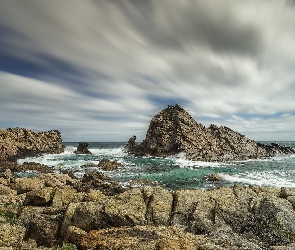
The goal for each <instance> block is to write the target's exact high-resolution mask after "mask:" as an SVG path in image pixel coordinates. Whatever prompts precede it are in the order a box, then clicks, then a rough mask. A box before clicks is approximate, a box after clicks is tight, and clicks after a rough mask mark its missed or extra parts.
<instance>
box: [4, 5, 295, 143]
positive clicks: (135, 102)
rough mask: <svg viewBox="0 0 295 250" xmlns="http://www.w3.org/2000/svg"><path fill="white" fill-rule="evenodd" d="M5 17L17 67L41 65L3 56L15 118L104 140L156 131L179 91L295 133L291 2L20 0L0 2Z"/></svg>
mask: <svg viewBox="0 0 295 250" xmlns="http://www.w3.org/2000/svg"><path fill="white" fill-rule="evenodd" d="M0 25H1V26H0V27H3V28H5V29H3V30H5V33H3V34H5V35H2V36H1V37H0V45H3V46H1V48H0V54H1V53H2V54H5V56H6V59H9V60H8V62H7V65H8V64H13V63H14V62H16V61H17V62H18V64H17V65H22V64H24V65H25V66H26V67H27V68H26V67H23V68H26V71H30V67H31V71H30V72H25V73H30V74H28V75H30V76H31V78H29V77H26V74H23V73H20V70H21V69H22V70H24V69H23V68H22V67H20V69H18V67H13V69H11V68H9V69H7V68H6V66H7V65H6V64H0V70H2V72H1V73H0V84H1V93H0V103H1V104H3V105H2V107H5V108H1V113H3V114H5V117H6V123H5V126H6V124H7V125H9V124H11V125H20V124H24V125H26V126H34V127H36V128H41V127H44V128H45V127H57V128H61V129H64V130H65V131H67V134H71V136H72V138H78V136H79V138H80V137H81V136H82V134H83V133H84V134H85V136H86V133H87V134H89V138H91V139H93V140H107V138H109V137H107V136H110V134H112V133H110V132H109V131H110V130H112V129H113V131H116V132H114V133H113V134H112V135H113V136H112V137H113V138H114V137H117V138H121V139H117V140H125V139H126V138H127V137H129V135H132V134H134V131H136V128H137V126H138V128H140V129H137V131H138V132H139V131H141V132H140V133H141V135H143V136H144V132H142V131H144V130H143V129H145V128H146V127H147V125H148V122H149V119H150V118H151V117H152V116H153V115H154V114H156V113H157V112H158V111H160V109H161V108H163V107H164V106H166V105H167V104H175V103H169V102H174V101H175V102H176V101H178V100H179V101H180V104H181V105H182V106H184V108H187V109H188V110H191V111H192V112H193V115H194V117H195V118H196V119H198V117H202V119H205V118H206V117H207V121H211V119H216V121H217V122H218V123H221V124H220V125H222V122H224V123H225V124H226V125H228V126H229V127H231V125H232V126H233V127H235V128H237V129H239V132H247V133H250V132H249V131H250V130H249V129H254V130H255V131H256V129H255V126H257V128H261V129H260V130H261V131H262V130H263V128H265V129H266V126H267V127H268V129H266V130H265V131H267V132H268V133H269V135H270V136H274V133H278V136H279V135H280V134H282V136H283V137H285V132H283V130H284V129H285V131H289V138H294V139H295V137H294V134H295V133H293V132H294V131H293V130H292V128H291V129H290V127H289V129H288V127H287V126H289V125H290V124H292V122H293V121H294V117H293V116H292V114H293V113H294V112H295V105H294V95H295V82H294V79H295V74H294V70H293V69H294V66H295V60H294V56H293V55H294V53H295V43H294V40H295V30H294V25H295V8H294V7H292V6H290V5H288V1H280V0H275V1H264V0H258V1H252V0H251V1H239V0H238V1H237V0H223V1H211V0H209V1H203V2H202V1H189V0H183V1H169V0H160V1H159V0H150V1H138V2H134V1H128V0H126V1H109V0H101V1H90V0H84V1H81V0H61V1H59V2H58V4H57V3H56V2H55V1H46V2H42V3H41V2H38V1H33V0H27V1H25V2H24V1H17V0H10V1H2V2H0ZM7 67H8V66H7ZM4 71H7V72H10V73H5V72H4ZM22 74H23V75H24V76H20V75H22ZM33 78H35V79H33ZM286 113H288V114H291V115H289V116H284V114H286ZM276 114H278V115H276ZM281 114H282V115H281ZM269 116H271V117H272V119H266V117H269ZM227 117H231V119H227ZM239 117H240V118H241V117H247V118H242V119H238V118H239ZM254 117H255V118H254ZM257 118H259V119H262V121H263V122H261V121H257V120H256V119H257ZM204 121H205V122H206V119H205V120H204ZM132 124H134V126H133V125H132ZM144 124H145V125H144ZM242 124H244V125H242ZM261 124H264V125H265V127H259V126H262V125H261ZM283 124H285V126H284V125H283ZM135 125H136V126H135ZM0 126H1V124H0ZM2 126H4V125H2ZM291 127H293V126H291ZM70 131H75V132H70ZM85 131H87V132H85ZM98 131H99V132H98ZM276 131H279V132H276ZM290 131H291V132H290ZM253 133H254V132H253ZM91 134H92V135H93V134H96V135H97V136H91ZM253 135H254V138H258V139H259V136H260V134H259V133H256V134H255V133H254V134H253ZM275 136H276V137H278V136H277V135H275ZM101 138H105V139H101ZM115 140H116V139H115Z"/></svg>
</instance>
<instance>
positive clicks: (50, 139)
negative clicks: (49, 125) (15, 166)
mask: <svg viewBox="0 0 295 250" xmlns="http://www.w3.org/2000/svg"><path fill="white" fill-rule="evenodd" d="M63 151H64V146H63V145H62V138H61V133H60V132H59V131H58V130H50V131H47V132H38V133H35V132H33V131H31V130H29V129H25V128H8V129H7V130H2V129H0V161H5V160H9V161H10V160H16V159H18V158H24V157H28V156H36V155H40V154H44V153H49V154H58V153H62V152H63Z"/></svg>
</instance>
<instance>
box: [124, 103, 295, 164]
mask: <svg viewBox="0 0 295 250" xmlns="http://www.w3.org/2000/svg"><path fill="white" fill-rule="evenodd" d="M135 139H136V137H135V136H132V137H131V138H130V139H129V141H128V143H127V144H126V146H125V151H126V152H128V153H130V154H134V155H137V156H157V157H166V156H169V155H174V154H178V153H180V152H184V153H185V156H186V158H187V159H189V160H201V161H233V160H246V159H256V158H265V157H273V156H278V155H286V154H294V153H295V151H294V150H293V149H292V148H290V147H286V146H282V145H279V144H277V143H272V144H270V145H265V144H261V143H256V142H255V141H253V140H250V139H248V138H246V137H245V136H244V135H242V134H240V133H238V132H235V131H233V130H231V129H230V128H228V127H225V126H222V127H217V126H216V125H213V124H212V125H210V126H209V127H208V128H205V126H203V125H202V124H201V123H198V122H196V121H195V120H194V119H193V118H192V117H191V116H190V115H189V114H188V113H187V112H186V111H185V110H184V109H183V108H182V107H181V106H180V105H175V106H168V107H167V108H166V109H164V110H162V111H161V112H159V113H158V114H157V115H155V116H154V117H153V118H152V120H151V122H150V125H149V128H148V131H147V133H146V138H145V140H144V141H143V142H142V143H140V144H136V142H135Z"/></svg>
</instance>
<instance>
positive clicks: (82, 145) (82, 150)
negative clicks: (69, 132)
mask: <svg viewBox="0 0 295 250" xmlns="http://www.w3.org/2000/svg"><path fill="white" fill-rule="evenodd" d="M88 146H89V144H88V143H87V142H79V145H78V147H77V150H76V151H75V152H74V153H75V154H90V155H91V154H92V153H91V152H90V151H89V149H88Z"/></svg>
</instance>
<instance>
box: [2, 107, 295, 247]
mask: <svg viewBox="0 0 295 250" xmlns="http://www.w3.org/2000/svg"><path fill="white" fill-rule="evenodd" d="M169 109H171V107H170V108H169ZM172 109H173V110H174V111H175V110H178V111H181V112H182V108H181V107H178V106H177V107H173V108H172ZM170 111H171V110H170ZM170 111H169V112H170ZM178 111H177V112H178ZM165 112H167V111H165ZM165 112H164V113H165ZM169 114H170V116H169V117H168V118H169V120H170V119H171V121H174V120H175V119H174V118H173V117H174V113H173V112H170V113H169ZM184 114H185V113H184ZM165 115H167V114H165ZM185 115H186V114H185ZM161 117H162V115H160V116H156V118H155V119H154V120H155V121H158V119H162V118H161ZM186 122H188V121H187V120H186ZM172 123H173V122H172ZM172 123H171V124H172ZM152 124H157V122H156V123H154V122H153V123H151V125H150V127H151V130H150V131H149V132H148V135H147V138H149V140H146V141H144V142H143V144H140V145H137V144H136V143H135V138H133V139H131V140H130V141H129V144H128V147H127V148H128V150H129V151H130V153H134V154H139V155H140V154H143V153H146V154H151V153H153V154H156V155H160V156H163V155H167V154H171V153H175V152H178V151H179V150H183V149H187V148H188V146H187V145H188V144H186V143H188V142H190V143H191V142H193V141H192V139H188V138H193V137H190V136H191V134H190V133H187V137H186V138H187V139H186V140H185V141H177V140H178V139H177V138H174V137H173V136H170V137H169V136H168V137H167V136H166V135H167V134H163V133H162V130H158V129H157V128H158V127H157V126H155V127H154V125H152ZM160 124H162V123H160ZM167 124H168V125H167V126H168V127H169V126H170V125H171V124H170V125H169V123H167ZM194 124H195V125H193V127H194V126H197V125H198V124H197V125H196V123H194ZM189 126H191V124H190V125H189ZM198 126H199V125H198ZM200 126H201V125H200ZM200 126H199V127H200ZM154 128H155V129H154ZM169 128H173V129H174V127H173V126H172V127H171V126H170V127H169ZM180 128H181V129H184V128H187V127H183V126H181V127H180ZM200 128H201V127H200ZM177 129H179V128H177ZM203 129H205V128H203ZM168 130H169V129H168ZM207 130H210V131H211V132H210V133H213V132H214V133H215V134H219V133H221V132H222V133H221V134H222V135H219V137H220V138H223V139H222V140H223V142H224V144H222V145H231V149H232V150H233V152H234V153H233V154H232V157H233V158H235V157H237V156H238V155H239V157H240V156H241V154H237V152H242V151H236V150H238V149H235V148H232V144H231V143H229V144H227V143H226V142H228V141H227V140H226V139H225V138H227V136H228V135H233V137H232V138H233V139H232V140H236V139H234V138H240V137H239V136H241V135H239V134H237V133H236V132H233V131H231V130H230V129H228V128H215V127H214V126H210V127H209V128H208V129H206V131H207ZM153 131H158V132H159V134H157V135H161V136H162V137H161V136H159V137H157V138H158V139H157V141H153V138H155V135H156V134H154V133H152V132H153ZM165 131H166V130H165ZM177 131H178V130H177ZM194 131H195V130H194ZM150 132H151V133H150ZM174 132H175V131H174V130H172V132H171V133H172V134H173V133H174ZM182 132H183V131H182ZM224 134H225V135H226V136H225V135H224ZM164 135H165V136H166V137H165V136H164ZM165 138H166V139H165ZM206 138H207V137H206ZM242 138H244V137H243V136H242ZM164 139H165V140H164ZM207 139H208V138H207ZM211 139H212V138H211ZM159 140H160V141H159ZM161 140H162V141H161ZM200 140H201V139H200ZM243 140H244V141H245V142H247V143H248V142H249V143H250V144H249V145H252V144H251V143H255V142H253V141H249V140H248V139H246V138H244V139H243ZM179 142H181V143H182V144H179ZM231 142H232V141H231ZM0 143H1V151H0V153H1V161H0V249H3V250H4V249H5V250H8V249H24V250H25V249H33V250H34V249H35V250H39V249H43V250H46V249H48V250H49V249H58V250H74V249H81V250H86V249H89V250H90V249H93V250H94V249H105V250H107V249H130V250H131V249H134V250H135V249H150V250H170V249H174V250H177V249H179V250H180V249H186V250H196V249H197V250H213V249H214V250H215V249H219V250H226V249H229V250H231V249H232V250H234V249H254V250H255V249H257V250H258V249H262V250H266V249H272V250H288V249H295V211H294V209H295V188H280V189H277V188H269V187H259V186H232V187H222V188H218V189H213V190H196V189H187V190H176V191H168V190H166V189H164V188H162V187H160V186H153V185H151V183H149V182H145V181H144V180H140V181H139V182H138V183H137V184H140V185H141V186H140V187H133V186H132V185H130V186H122V185H121V184H120V183H118V182H114V181H112V180H111V178H110V177H109V176H108V175H106V174H105V173H103V172H100V171H90V170H89V169H91V166H92V165H85V168H86V169H88V170H87V171H86V172H85V174H84V176H83V177H82V178H81V179H77V178H76V177H75V175H74V174H73V173H72V172H69V171H62V169H60V172H61V173H59V174H58V173H56V172H55V169H53V168H51V167H49V166H46V165H42V164H37V163H29V162H26V163H24V164H23V165H18V164H17V163H16V161H15V160H16V159H17V158H20V157H26V156H32V155H40V154H42V153H60V152H63V149H64V147H63V145H62V141H61V136H60V133H59V132H58V131H49V132H41V133H34V132H32V131H30V130H27V129H19V128H15V129H7V130H6V131H5V130H1V131H0ZM151 143H152V144H151ZM198 143H199V142H198ZM216 143H218V141H216ZM209 144H210V143H209ZM209 144H206V145H207V146H208V145H209ZM148 145H149V146H151V145H156V146H155V147H150V148H146V147H147V146H148ZM176 145H177V147H176ZM191 145H193V146H191V147H192V151H187V152H186V153H187V155H188V156H191V157H192V158H193V156H194V155H195V156H196V155H197V157H200V156H204V154H205V153H204V152H205V151H202V150H201V149H200V150H199V151H198V152H199V153H198V154H197V153H196V151H195V146H196V145H195V144H194V143H192V144H191ZM210 145H211V146H212V141H211V144H210ZM242 145H244V146H245V145H246V146H247V145H248V144H245V143H244V144H242ZM253 145H254V148H255V147H256V148H255V150H256V151H255V152H256V153H257V152H268V153H267V155H272V154H277V153H283V154H284V153H288V152H289V149H288V148H286V147H283V146H280V145H259V144H257V143H255V144H253ZM87 147H88V144H87V143H80V144H79V148H77V151H76V152H75V153H77V154H79V153H83V154H85V153H91V152H90V151H89V150H88V149H87ZM242 148H243V147H242V146H241V147H240V149H239V150H242ZM257 148H260V149H259V150H257ZM262 148H264V149H263V150H265V151H263V150H262ZM143 149H144V150H146V149H148V151H142V150H143ZM215 149H218V150H221V149H222V148H218V146H217V145H215V148H214V150H215ZM234 149H235V150H234ZM246 149H247V150H250V151H249V152H250V153H249V154H248V155H246V156H247V157H248V156H249V155H252V156H253V154H252V153H253V152H252V151H251V147H249V148H247V147H246ZM212 150H213V149H212ZM218 150H217V151H214V152H219V153H218V154H219V156H218V155H214V154H209V153H206V154H205V155H206V157H209V156H210V155H211V156H210V157H211V158H210V157H209V158H206V159H208V160H213V159H219V158H218V157H221V158H222V159H223V160H229V159H231V158H228V156H225V154H221V153H220V152H221V151H218ZM88 151H89V152H88ZM200 152H203V153H200ZM210 152H211V153H212V152H213V151H210ZM226 152H227V151H226ZM271 152H272V153H271ZM226 155H228V152H227V153H226ZM242 155H243V154H242ZM246 156H245V155H244V156H243V157H246ZM255 156H257V157H258V156H260V155H257V154H256V155H255ZM264 156H266V155H265V154H264ZM97 166H98V167H99V168H101V169H107V170H108V171H110V170H115V169H117V168H118V167H120V164H119V163H118V162H116V161H110V160H108V159H103V160H101V161H100V163H99V164H98V165H97ZM26 170H34V171H35V172H38V173H39V174H37V175H36V176H35V177H32V178H26V177H23V178H21V177H19V176H17V175H16V173H17V172H19V171H26ZM218 179H219V176H216V175H209V176H207V177H206V179H205V181H218Z"/></svg>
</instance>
